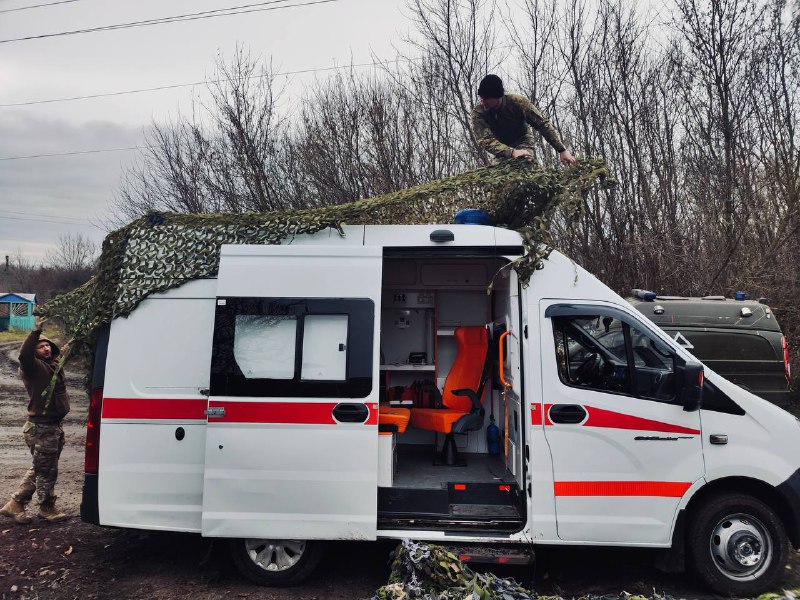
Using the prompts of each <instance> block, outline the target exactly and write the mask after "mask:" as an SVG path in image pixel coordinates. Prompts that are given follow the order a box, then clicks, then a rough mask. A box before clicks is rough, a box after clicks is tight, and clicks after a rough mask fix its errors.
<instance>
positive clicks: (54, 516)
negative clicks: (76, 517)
mask: <svg viewBox="0 0 800 600" xmlns="http://www.w3.org/2000/svg"><path fill="white" fill-rule="evenodd" d="M39 517H41V518H42V519H44V520H45V521H49V522H50V523H56V522H58V521H63V520H64V519H66V518H67V515H65V514H64V513H62V512H61V511H59V510H58V509H57V508H56V499H55V498H50V499H49V500H45V501H44V502H42V503H41V504H40V505H39Z"/></svg>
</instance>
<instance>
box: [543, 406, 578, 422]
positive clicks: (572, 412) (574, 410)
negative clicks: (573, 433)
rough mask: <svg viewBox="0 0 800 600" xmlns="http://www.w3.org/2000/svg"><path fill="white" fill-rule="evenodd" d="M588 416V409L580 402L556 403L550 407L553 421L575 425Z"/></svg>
mask: <svg viewBox="0 0 800 600" xmlns="http://www.w3.org/2000/svg"><path fill="white" fill-rule="evenodd" d="M585 418H586V409H584V408H583V407H582V406H581V405H580V404H554V405H553V406H551V407H550V420H551V421H552V422H553V423H561V424H564V425H575V424H576V423H581V422H583V420H584V419H585Z"/></svg>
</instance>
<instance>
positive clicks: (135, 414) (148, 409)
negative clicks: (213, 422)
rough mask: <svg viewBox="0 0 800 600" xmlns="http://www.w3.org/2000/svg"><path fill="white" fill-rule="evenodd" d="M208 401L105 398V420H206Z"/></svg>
mask: <svg viewBox="0 0 800 600" xmlns="http://www.w3.org/2000/svg"><path fill="white" fill-rule="evenodd" d="M205 410H206V400H204V399H203V400H198V399H177V400H176V399H174V398H170V399H164V398H156V399H154V398H104V399H103V418H104V419H148V420H150V419H173V420H180V421H195V420H202V421H205V420H206V415H205V412H204V411H205Z"/></svg>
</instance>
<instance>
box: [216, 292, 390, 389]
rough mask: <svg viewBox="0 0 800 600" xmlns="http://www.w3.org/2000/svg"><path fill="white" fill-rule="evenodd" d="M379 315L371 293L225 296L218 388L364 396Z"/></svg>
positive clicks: (219, 316)
mask: <svg viewBox="0 0 800 600" xmlns="http://www.w3.org/2000/svg"><path fill="white" fill-rule="evenodd" d="M374 315H375V307H374V304H373V302H372V300H369V299H305V298H218V299H217V310H216V315H215V321H214V345H213V348H212V357H211V394H212V395H214V396H252V397H306V398H309V397H310V398H365V397H367V396H368V395H369V394H370V392H371V391H372V385H373V381H372V374H373V364H372V363H373V360H372V355H373V347H372V346H373V339H374V338H373V336H374Z"/></svg>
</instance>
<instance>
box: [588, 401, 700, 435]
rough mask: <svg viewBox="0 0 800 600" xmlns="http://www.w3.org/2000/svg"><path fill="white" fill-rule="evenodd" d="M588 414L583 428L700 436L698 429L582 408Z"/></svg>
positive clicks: (600, 409) (599, 409) (598, 409)
mask: <svg viewBox="0 0 800 600" xmlns="http://www.w3.org/2000/svg"><path fill="white" fill-rule="evenodd" d="M584 408H585V409H586V411H587V412H588V413H589V418H588V419H586V422H585V423H584V424H583V426H584V427H609V428H613V429H638V430H641V431H658V432H661V433H686V434H690V435H700V430H699V429H690V428H688V427H682V426H680V425H672V424H671V423H662V422H661V421H653V420H651V419H643V418H642V417H634V416H633V415H626V414H623V413H618V412H614V411H611V410H604V409H602V408H593V407H591V406H584Z"/></svg>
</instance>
